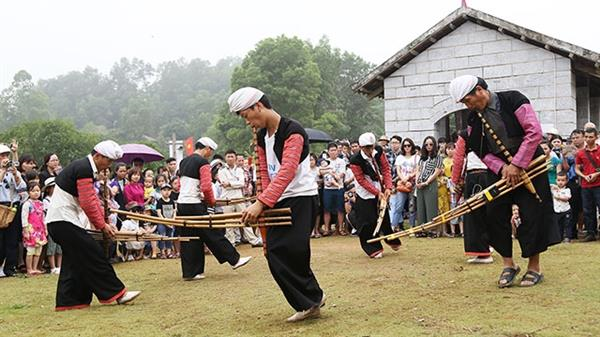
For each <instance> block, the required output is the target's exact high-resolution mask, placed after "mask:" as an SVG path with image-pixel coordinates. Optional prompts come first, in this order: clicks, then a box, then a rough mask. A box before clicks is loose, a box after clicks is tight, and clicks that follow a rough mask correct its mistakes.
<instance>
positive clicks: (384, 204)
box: [373, 195, 390, 236]
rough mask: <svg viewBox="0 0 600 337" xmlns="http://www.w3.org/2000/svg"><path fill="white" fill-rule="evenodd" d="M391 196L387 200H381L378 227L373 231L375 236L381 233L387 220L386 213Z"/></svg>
mask: <svg viewBox="0 0 600 337" xmlns="http://www.w3.org/2000/svg"><path fill="white" fill-rule="evenodd" d="M389 199H390V196H389V195H388V196H387V197H386V198H384V199H382V200H379V216H378V217H377V225H376V226H375V230H374V231H373V236H375V235H377V234H378V233H379V230H380V229H381V225H382V224H383V219H384V218H385V212H387V205H388V201H389Z"/></svg>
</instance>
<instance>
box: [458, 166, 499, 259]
mask: <svg viewBox="0 0 600 337" xmlns="http://www.w3.org/2000/svg"><path fill="white" fill-rule="evenodd" d="M491 174H493V173H491V172H489V171H487V170H484V171H477V172H474V173H470V172H467V176H466V178H465V200H467V199H468V198H469V197H471V196H472V195H473V194H476V193H478V192H480V191H482V190H484V189H485V188H487V187H488V186H490V185H491V181H492V179H490V177H489V175H491ZM486 210H487V206H483V207H481V208H478V209H476V210H474V211H472V212H470V213H467V214H465V217H464V219H465V221H464V225H465V227H464V230H465V233H464V234H465V238H464V246H465V254H466V255H471V256H489V255H490V240H489V236H488V230H487V226H488V225H487V222H486Z"/></svg>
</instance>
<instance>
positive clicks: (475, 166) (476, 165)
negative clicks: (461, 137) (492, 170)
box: [467, 151, 487, 171]
mask: <svg viewBox="0 0 600 337" xmlns="http://www.w3.org/2000/svg"><path fill="white" fill-rule="evenodd" d="M469 170H487V166H486V165H485V164H484V163H483V161H482V160H481V159H480V158H479V157H478V156H477V155H476V154H475V152H473V151H471V152H469V153H468V154H467V171H469Z"/></svg>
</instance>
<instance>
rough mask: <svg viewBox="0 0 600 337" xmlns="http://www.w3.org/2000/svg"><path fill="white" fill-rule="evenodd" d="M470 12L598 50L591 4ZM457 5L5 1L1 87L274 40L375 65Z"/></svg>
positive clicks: (482, 6)
mask: <svg viewBox="0 0 600 337" xmlns="http://www.w3.org/2000/svg"><path fill="white" fill-rule="evenodd" d="M467 4H468V5H469V6H470V7H473V8H476V9H479V10H482V11H484V12H487V13H489V14H492V15H494V16H497V17H500V18H502V19H504V20H508V21H510V22H513V23H516V24H518V25H522V26H524V27H527V28H529V29H533V30H536V31H538V32H541V33H544V34H547V35H550V36H552V37H555V38H558V39H562V40H565V41H567V42H570V43H574V44H577V45H579V46H582V47H584V48H587V49H591V50H593V51H600V38H599V37H598V33H599V31H600V30H599V29H598V28H597V27H598V26H596V25H597V22H598V13H600V11H599V9H600V2H599V1H592V0H589V1H584V0H570V1H541V0H496V1H492V0H467ZM459 6H460V0H417V1H402V0H396V1H391V0H390V1H387V0H371V1H354V0H346V1H326V0H304V1H285V0H279V1H275V0H273V1H271V0H254V1H248V0H246V1H242V0H217V1H208V0H195V1H192V0H189V1H183V0H169V1H158V0H143V1H142V0H120V1H116V0H103V1H94V2H92V1H86V0H77V1H74V0H73V1H70V0H51V1H48V0H43V1H29V0H17V1H3V3H2V7H1V10H0V32H1V35H0V36H1V39H0V89H2V88H5V87H7V86H8V85H10V82H11V81H12V77H13V75H14V74H15V73H16V72H17V71H19V70H21V69H25V70H27V71H28V72H29V73H30V74H32V75H33V77H34V79H35V80H38V79H40V78H50V77H54V76H57V75H59V74H64V73H66V72H68V71H71V70H82V69H83V68H85V66H87V65H89V66H92V67H94V68H97V69H99V70H100V71H101V72H104V73H106V72H108V71H109V69H110V67H111V66H112V64H113V63H114V62H116V61H117V60H118V59H119V58H121V57H138V58H141V59H143V60H145V61H147V62H150V63H152V64H153V65H156V64H158V63H160V62H162V61H168V60H173V59H178V58H181V57H184V58H186V59H191V58H202V59H205V60H209V61H211V62H215V61H217V60H219V59H220V58H223V57H226V56H241V57H243V56H244V55H245V54H246V53H247V52H248V51H249V50H251V49H252V48H253V47H254V45H255V44H256V43H257V42H258V41H260V40H261V39H264V38H267V37H273V36H277V35H280V34H285V35H288V36H298V37H300V38H302V39H308V40H310V41H312V42H317V41H318V40H319V38H320V37H321V36H323V35H327V36H328V37H329V39H330V42H331V44H332V45H333V46H334V47H338V48H340V49H342V50H348V51H351V52H354V53H356V54H358V55H359V56H361V57H363V58H364V59H366V60H367V61H369V62H372V63H375V64H380V63H382V62H383V61H385V60H386V59H387V58H389V57H390V56H392V55H393V54H394V53H395V52H397V51H398V50H400V49H401V48H403V47H404V46H405V45H406V44H408V43H409V42H410V41H412V40H413V39H415V38H416V37H418V36H419V35H421V34H422V33H423V32H425V31H426V30H427V29H429V28H430V27H431V26H433V25H435V24H436V23H437V22H438V21H440V20H441V19H443V18H444V17H445V16H446V15H448V14H449V13H450V12H452V11H453V10H455V9H456V8H458V7H459Z"/></svg>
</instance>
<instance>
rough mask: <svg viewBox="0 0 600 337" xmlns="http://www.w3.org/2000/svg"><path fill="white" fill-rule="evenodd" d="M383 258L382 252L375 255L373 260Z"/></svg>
mask: <svg viewBox="0 0 600 337" xmlns="http://www.w3.org/2000/svg"><path fill="white" fill-rule="evenodd" d="M382 257H383V252H379V253H378V254H377V255H375V256H373V258H374V259H381V258H382Z"/></svg>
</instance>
